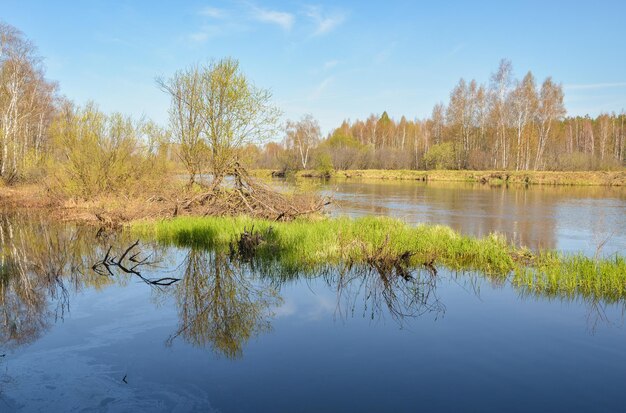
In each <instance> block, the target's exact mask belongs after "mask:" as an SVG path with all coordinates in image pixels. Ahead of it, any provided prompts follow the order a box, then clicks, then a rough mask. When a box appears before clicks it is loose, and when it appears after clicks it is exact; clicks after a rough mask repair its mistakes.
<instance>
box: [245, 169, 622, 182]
mask: <svg viewBox="0 0 626 413" xmlns="http://www.w3.org/2000/svg"><path fill="white" fill-rule="evenodd" d="M271 172H272V171H268V170H257V171H254V174H255V175H256V176H258V177H270V176H271ZM295 176H296V177H300V178H321V174H320V173H319V172H317V171H314V170H310V171H298V172H296V174H295ZM332 177H333V178H336V179H364V180H368V179H371V180H405V181H448V182H480V183H484V184H489V185H505V184H522V185H587V186H589V185H591V186H625V185H626V171H624V170H622V171H571V172H570V171H558V172H557V171H468V170H458V171H457V170H431V171H414V170H383V169H365V170H348V171H335V172H333V174H332Z"/></svg>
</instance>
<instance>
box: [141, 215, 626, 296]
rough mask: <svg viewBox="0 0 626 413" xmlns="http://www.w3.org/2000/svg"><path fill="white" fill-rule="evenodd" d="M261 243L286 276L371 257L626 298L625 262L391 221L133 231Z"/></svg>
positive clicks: (223, 244) (197, 243)
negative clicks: (248, 238) (246, 237)
mask: <svg viewBox="0 0 626 413" xmlns="http://www.w3.org/2000/svg"><path fill="white" fill-rule="evenodd" d="M246 230H247V231H248V232H250V231H252V230H254V232H255V233H259V234H261V235H262V237H263V239H264V241H263V242H262V243H261V244H260V245H259V246H258V249H257V250H256V251H255V256H256V257H257V258H258V259H259V260H260V261H262V262H266V263H267V262H271V263H274V264H278V266H279V267H280V268H281V269H282V270H283V271H287V272H290V271H292V272H295V271H300V272H302V271H304V272H311V273H313V272H314V271H316V270H319V269H320V268H323V267H327V266H338V265H341V264H345V263H350V264H367V263H368V262H370V260H371V259H372V257H375V256H376V257H381V256H384V257H400V256H403V255H404V256H405V257H408V258H407V260H406V263H407V264H408V266H409V267H411V268H418V267H421V266H424V265H429V264H432V265H434V266H444V267H446V268H449V269H451V270H458V271H477V272H479V273H481V274H484V275H485V276H488V277H489V278H492V279H497V280H499V281H504V280H509V279H510V280H511V282H512V283H513V285H515V286H516V287H519V288H522V289H524V290H528V291H534V292H538V293H542V294H549V295H567V296H574V295H582V296H585V297H592V298H593V297H596V298H602V299H608V300H613V301H614V300H618V299H623V298H626V260H625V259H624V257H622V256H615V257H612V258H600V259H593V258H588V257H585V256H583V255H580V254H577V255H576V254H575V255H564V254H561V253H558V252H554V251H543V252H539V253H537V254H535V253H533V252H531V251H530V250H528V249H525V248H519V247H515V246H513V245H511V244H509V243H507V241H506V240H505V239H504V237H502V236H499V235H496V234H492V235H489V236H487V237H483V238H475V237H470V236H466V235H461V234H459V233H458V232H456V231H454V230H452V229H451V228H449V227H446V226H441V225H418V226H410V225H407V224H405V223H404V222H402V221H399V220H396V219H392V218H386V217H364V218H358V219H350V218H345V217H344V218H333V219H327V218H320V219H318V220H311V219H299V220H295V221H293V222H271V221H266V220H259V219H252V218H249V217H203V218H198V217H180V218H176V219H172V220H164V221H159V222H149V221H140V222H135V223H134V224H132V226H131V228H130V231H131V232H132V233H133V235H135V236H139V237H142V238H144V239H150V240H154V239H156V240H157V241H159V242H161V243H164V244H168V245H172V244H173V245H177V246H184V247H195V248H209V249H216V250H228V249H229V248H230V245H231V243H232V242H233V241H235V240H237V239H239V237H240V236H241V234H242V233H243V232H244V231H246Z"/></svg>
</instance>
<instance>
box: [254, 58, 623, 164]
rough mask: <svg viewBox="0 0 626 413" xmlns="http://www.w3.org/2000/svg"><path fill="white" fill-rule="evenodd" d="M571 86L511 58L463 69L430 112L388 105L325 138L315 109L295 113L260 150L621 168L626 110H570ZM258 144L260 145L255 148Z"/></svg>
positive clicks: (303, 158) (263, 157) (355, 160)
mask: <svg viewBox="0 0 626 413" xmlns="http://www.w3.org/2000/svg"><path fill="white" fill-rule="evenodd" d="M565 114H566V111H565V107H564V104H563V88H562V86H561V85H560V84H557V83H555V82H554V81H553V80H552V79H551V78H547V79H545V80H544V81H543V83H542V84H541V86H538V85H537V82H536V80H535V77H534V76H533V74H532V73H531V72H528V73H527V74H526V75H525V76H524V78H523V79H521V80H519V79H513V77H512V66H511V63H510V62H509V61H506V60H503V61H502V62H501V63H500V67H499V69H498V71H497V72H496V73H494V74H493V75H492V76H491V81H490V83H489V85H480V84H478V83H477V82H476V81H475V80H471V81H469V82H467V81H465V80H464V79H461V80H459V82H458V84H457V85H456V86H455V87H454V89H453V90H452V92H451V93H450V101H449V102H448V104H447V105H444V104H443V103H439V104H437V105H435V107H434V108H433V111H432V115H431V116H430V118H427V119H424V120H417V119H416V120H408V119H406V118H405V117H404V116H403V117H402V118H401V119H400V120H394V119H391V118H390V117H389V116H388V115H387V113H386V112H384V113H383V114H382V115H370V116H369V117H368V118H367V119H365V120H356V121H344V122H343V123H342V124H341V125H340V126H339V127H338V128H336V129H335V130H334V131H333V132H332V133H330V134H329V136H327V137H326V138H325V139H320V135H319V126H318V125H317V123H316V122H315V120H314V119H312V117H311V116H306V117H304V118H303V119H302V120H300V121H299V122H289V123H288V128H287V133H286V137H285V139H284V140H283V141H282V142H281V143H274V142H271V143H268V144H266V145H265V146H264V147H263V149H262V150H259V151H256V152H257V153H256V166H258V167H259V168H271V169H307V168H318V169H320V168H321V169H324V168H334V169H341V170H345V169H477V170H484V169H508V170H596V169H616V168H621V167H623V165H624V161H625V159H626V150H625V148H626V114H624V112H623V111H622V112H621V113H620V114H615V113H611V114H608V113H604V114H601V115H599V116H597V117H596V118H591V117H589V116H585V117H580V116H576V117H565ZM250 149H251V150H254V149H253V148H250Z"/></svg>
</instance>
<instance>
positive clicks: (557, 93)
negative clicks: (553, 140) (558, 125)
mask: <svg viewBox="0 0 626 413" xmlns="http://www.w3.org/2000/svg"><path fill="white" fill-rule="evenodd" d="M565 113H566V112H565V106H564V105H563V88H562V87H561V85H558V84H556V83H554V82H553V81H552V78H550V77H548V78H547V79H546V80H545V81H544V82H543V84H542V85H541V91H540V92H539V107H538V109H537V116H536V117H537V123H538V127H539V130H538V138H537V153H536V156H535V169H541V168H542V162H543V154H544V151H545V148H546V143H547V141H548V139H549V138H550V132H551V130H552V123H553V122H554V121H556V120H559V119H561V118H562V117H563V116H564V115H565Z"/></svg>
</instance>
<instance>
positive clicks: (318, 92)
mask: <svg viewBox="0 0 626 413" xmlns="http://www.w3.org/2000/svg"><path fill="white" fill-rule="evenodd" d="M333 80H335V77H334V76H328V77H327V78H325V79H324V80H322V81H321V82H320V83H319V84H318V85H317V86H315V88H314V89H313V91H312V92H311V94H310V95H309V99H310V100H317V99H319V98H320V96H322V94H323V93H324V91H325V90H326V89H328V86H330V84H331V83H332V82H333Z"/></svg>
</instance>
